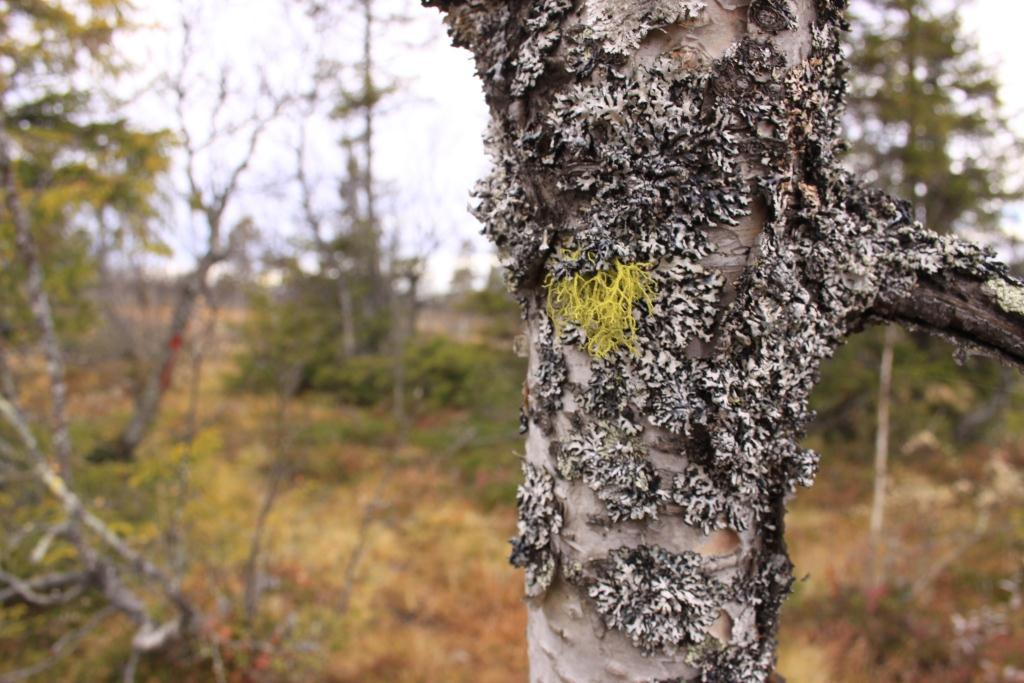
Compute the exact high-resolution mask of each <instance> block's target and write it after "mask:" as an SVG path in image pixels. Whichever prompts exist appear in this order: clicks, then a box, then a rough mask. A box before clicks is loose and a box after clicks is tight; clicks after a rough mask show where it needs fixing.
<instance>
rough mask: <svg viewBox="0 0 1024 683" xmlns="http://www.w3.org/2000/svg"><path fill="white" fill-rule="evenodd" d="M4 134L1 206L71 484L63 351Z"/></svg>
mask: <svg viewBox="0 0 1024 683" xmlns="http://www.w3.org/2000/svg"><path fill="white" fill-rule="evenodd" d="M11 154H12V150H11V143H10V140H9V139H8V137H7V133H6V132H4V131H3V130H2V129H0V183H2V186H3V193H4V206H5V208H6V209H7V214H8V218H9V219H10V221H11V224H12V225H13V226H14V242H15V247H16V248H17V251H18V258H19V259H20V260H21V265H22V267H23V268H24V269H25V290H26V292H25V293H26V295H27V297H28V304H29V308H30V309H31V311H32V317H33V318H34V319H35V323H36V325H37V326H38V327H39V335H40V342H41V345H42V347H43V354H44V356H45V357H46V371H47V375H48V378H49V380H50V421H51V423H52V428H53V450H54V453H55V455H56V461H57V462H56V464H57V470H58V472H59V474H60V476H61V477H62V478H63V479H64V480H65V481H71V450H72V446H71V432H70V429H69V427H68V416H67V401H68V388H67V378H66V375H67V371H66V369H65V364H64V349H62V348H61V345H60V339H59V338H58V336H57V326H56V323H55V322H54V317H53V310H52V307H51V306H50V298H49V296H48V295H47V294H46V289H45V283H44V280H45V278H44V275H43V266H42V263H40V261H39V249H38V247H37V246H36V241H35V237H34V236H33V235H32V227H31V225H30V224H29V219H28V214H27V213H26V212H25V207H24V205H23V204H22V202H21V199H20V197H19V196H18V187H17V184H16V183H15V180H14V160H13V159H12V158H11Z"/></svg>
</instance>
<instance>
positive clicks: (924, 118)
mask: <svg viewBox="0 0 1024 683" xmlns="http://www.w3.org/2000/svg"><path fill="white" fill-rule="evenodd" d="M853 8H854V10H855V12H854V22H853V26H854V31H853V33H852V46H851V48H852V49H851V53H852V55H851V65H852V70H851V85H852V93H851V97H850V109H849V116H848V120H849V123H850V125H849V126H848V128H849V135H850V138H851V140H852V142H853V154H852V155H851V162H852V163H853V165H854V166H855V167H856V168H857V170H858V171H859V172H861V173H862V174H863V175H864V177H865V178H867V179H868V181H869V182H874V183H877V184H879V185H881V186H882V187H883V188H885V189H886V190H888V191H890V192H893V193H895V194H897V195H900V196H902V197H904V198H905V199H908V200H912V201H913V202H914V204H915V207H916V209H917V212H918V218H920V219H922V220H923V221H925V222H926V224H927V225H928V227H930V228H932V229H933V230H937V231H939V232H953V231H963V230H981V231H991V230H993V229H996V228H998V225H999V220H1000V214H1001V209H1002V204H1003V203H1004V202H1005V201H1007V200H1010V199H1019V198H1020V197H1021V196H1022V194H1021V189H1020V188H1019V187H1011V184H1010V181H1009V179H1010V178H1011V177H1012V174H1013V172H1014V171H1015V170H1016V169H1018V168H1019V166H1018V165H1017V163H1016V162H1017V159H1019V157H1020V153H1021V151H1022V149H1024V143H1022V141H1021V140H1020V139H1019V138H1018V137H1017V136H1016V135H1015V134H1014V133H1013V132H1012V131H1011V129H1010V127H1009V125H1008V124H1007V120H1006V117H1005V114H1004V113H1003V111H1002V108H1001V107H1002V104H1001V101H1000V97H999V82H998V80H997V79H996V76H995V73H994V70H993V68H992V67H990V66H989V65H987V64H985V63H984V62H983V61H982V60H981V59H980V57H979V56H978V55H979V50H978V46H977V44H976V43H975V42H974V41H973V40H971V39H969V38H968V37H967V35H966V34H965V32H964V29H963V26H962V23H961V20H960V16H959V10H958V9H956V8H954V9H951V10H948V11H943V10H941V9H936V8H935V6H934V3H931V2H928V0H859V1H858V2H855V3H853Z"/></svg>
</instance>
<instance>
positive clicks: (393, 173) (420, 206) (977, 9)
mask: <svg viewBox="0 0 1024 683" xmlns="http://www.w3.org/2000/svg"><path fill="white" fill-rule="evenodd" d="M379 1H380V2H382V3H384V5H383V7H385V8H387V11H388V12H389V13H392V12H393V13H395V14H404V15H405V16H407V17H408V19H407V20H406V21H404V22H403V23H402V24H400V25H393V26H389V27H388V28H387V30H386V31H383V32H382V33H381V34H380V36H379V38H378V44H379V48H380V59H379V61H380V63H381V66H382V69H383V70H384V71H385V72H386V73H387V74H389V75H390V76H391V77H394V78H395V79H397V82H398V83H400V85H401V88H400V92H401V94H400V95H399V96H396V97H395V98H394V99H393V100H391V101H389V102H388V103H387V104H386V106H385V110H386V111H385V113H384V115H383V116H382V120H381V122H380V125H379V126H378V132H379V137H378V148H377V158H376V162H375V170H376V172H377V176H378V178H379V179H380V181H381V187H382V193H381V194H382V196H384V197H386V198H387V202H386V203H385V206H384V209H385V214H386V216H387V220H388V224H389V226H390V229H391V230H392V231H394V232H395V233H396V234H399V235H401V241H402V243H403V245H404V246H403V248H404V249H405V250H406V251H408V252H410V253H418V254H427V255H429V258H428V269H427V274H426V278H425V283H424V284H425V290H426V291H428V292H439V291H443V290H444V288H445V287H446V286H447V284H448V282H449V281H450V278H451V273H452V271H453V270H454V269H455V268H456V267H457V266H470V267H472V268H473V269H474V270H475V271H476V272H477V274H478V276H480V277H481V278H482V277H484V276H485V275H486V273H487V271H488V270H489V269H490V267H491V266H492V265H493V264H494V263H495V259H494V257H493V254H492V250H491V249H490V247H489V245H488V244H487V243H486V241H485V240H484V239H483V238H482V237H481V236H480V235H479V225H478V224H477V223H476V221H475V220H474V219H473V218H472V217H471V216H470V215H469V213H468V211H467V207H468V204H469V201H470V197H469V193H470V190H471V188H472V186H473V183H474V182H475V180H476V178H478V177H480V176H481V175H482V174H483V173H485V172H486V169H487V165H488V161H487V158H486V156H485V154H484V148H483V142H482V138H483V134H484V131H485V128H486V124H487V111H486V107H485V105H484V102H483V96H482V93H481V89H480V86H479V84H478V82H477V81H476V79H475V77H474V73H473V65H472V62H471V60H470V57H469V55H468V53H467V52H466V51H465V50H461V49H456V48H453V47H451V46H450V45H449V44H448V41H447V37H446V35H445V31H444V27H443V25H442V23H441V17H440V13H439V12H437V11H436V10H433V9H423V8H420V7H419V6H418V3H417V2H415V0H379ZM943 1H944V0H936V2H943ZM139 5H140V6H141V8H142V9H143V12H144V14H145V15H146V16H147V17H149V18H150V20H151V21H152V22H153V23H154V24H156V25H161V26H164V27H171V28H170V29H161V30H155V31H149V32H145V33H144V34H142V35H140V36H137V37H135V38H134V39H133V41H134V42H131V43H130V44H129V48H128V49H129V51H130V52H131V53H132V55H133V56H134V57H135V59H136V61H140V62H141V63H143V64H145V65H147V67H148V69H149V71H150V77H152V76H153V74H155V73H158V72H159V71H161V70H164V69H166V65H167V64H168V63H173V62H174V61H175V59H176V50H177V45H178V44H179V43H180V33H178V32H177V31H176V30H174V29H173V27H174V26H175V25H176V22H175V18H174V12H173V9H174V7H175V5H176V3H171V2H168V1H167V0H144V1H143V2H140V3H139ZM281 5H282V3H281V2H280V0H218V1H217V2H209V1H207V2H205V3H200V4H199V5H196V6H197V7H201V8H202V12H203V16H202V17H201V23H202V24H203V25H204V26H205V27H206V28H205V30H204V32H203V33H202V35H201V40H200V41H198V42H200V43H201V46H200V47H199V48H197V52H198V53H199V54H201V55H202V57H201V59H197V60H196V61H197V62H199V63H201V64H203V65H204V68H213V67H214V66H215V65H218V64H226V65H228V66H229V68H230V69H231V71H232V73H233V74H234V75H235V76H236V77H237V78H238V79H239V81H240V82H241V83H243V84H244V83H245V82H246V73H245V72H246V70H247V69H248V70H249V71H251V70H252V67H253V65H254V64H263V65H266V66H265V68H266V69H267V71H268V73H269V74H270V75H271V76H272V77H274V78H276V79H277V81H278V82H280V83H282V84H284V85H283V87H287V86H288V85H290V84H294V83H295V82H298V81H300V80H301V78H302V74H303V72H304V70H305V69H307V68H308V67H307V65H306V64H304V63H303V57H302V53H303V49H304V48H305V47H306V45H305V43H306V42H308V40H309V36H308V34H307V33H304V32H303V29H302V28H301V27H298V28H297V26H298V24H301V21H296V20H295V17H294V15H290V16H285V15H284V14H282V11H281V9H280V8H281ZM959 5H960V7H961V8H962V16H963V20H964V24H965V27H966V28H967V30H968V31H969V32H970V33H971V34H973V35H974V37H975V38H976V40H977V42H978V44H979V46H980V49H981V51H982V53H983V55H984V58H985V59H986V61H988V62H990V63H992V64H994V65H997V66H998V73H999V75H1000V77H1001V80H1002V82H1003V98H1004V101H1005V103H1006V106H1007V111H1008V113H1009V115H1010V117H1011V120H1012V122H1013V124H1014V125H1015V126H1016V128H1017V129H1018V130H1019V131H1020V132H1021V134H1022V135H1024V40H1021V35H1020V32H1021V29H1020V27H1021V26H1022V25H1024V3H1016V2H1011V1H1008V0H972V1H971V2H966V3H965V2H961V3H959ZM214 8H215V9H214ZM358 30H359V26H358V25H357V24H355V23H353V24H350V25H348V26H340V27H339V28H338V29H337V40H336V43H337V49H338V50H339V54H347V55H348V56H349V57H353V56H354V54H355V53H354V52H352V51H351V50H353V49H355V47H357V46H358V40H357V39H358ZM346 46H348V49H349V52H348V53H346V52H345V50H346ZM197 77H198V76H197ZM249 81H250V86H251V81H252V78H251V74H250V78H249ZM243 90H244V87H243ZM198 100H199V102H198V104H199V105H202V104H203V102H202V101H201V100H202V98H198ZM243 100H244V98H242V99H241V100H240V101H243ZM237 107H238V109H239V114H240V115H241V113H242V112H241V110H242V109H244V107H243V106H242V105H237ZM137 111H138V113H139V115H140V116H142V117H143V118H145V119H146V120H147V121H150V122H153V123H159V122H161V121H164V120H167V117H168V116H169V115H170V110H169V108H168V105H167V102H166V99H165V98H164V99H161V98H160V97H159V96H157V95H155V94H154V96H153V97H150V98H148V99H147V98H143V99H142V100H140V103H139V104H138V110H137ZM190 113H194V114H196V116H195V120H194V125H195V126H196V127H197V129H200V130H201V129H203V128H204V124H203V122H202V121H203V113H204V110H203V107H202V106H196V111H195V112H190ZM292 128H293V127H292ZM337 135H338V131H337V130H336V129H332V128H331V126H330V125H322V126H319V127H317V126H314V127H313V129H312V133H311V140H312V144H311V145H310V147H309V149H310V163H311V175H312V176H313V177H314V178H315V179H317V180H318V181H319V182H320V191H321V194H320V201H321V205H322V208H323V210H324V211H325V212H326V211H329V209H330V206H331V201H332V198H333V196H334V189H333V188H334V178H336V177H337V175H338V174H339V172H340V170H341V156H340V153H339V151H338V148H337V145H336V140H337ZM294 139H295V131H294V129H290V127H289V125H288V124H287V123H285V124H283V125H281V126H279V127H278V128H276V129H274V130H272V131H270V133H268V136H267V139H266V140H265V141H264V143H263V147H262V148H261V150H260V154H259V155H258V158H257V160H256V162H255V163H254V165H253V170H252V172H251V173H249V174H248V177H247V179H246V183H244V189H245V194H244V195H243V196H242V197H240V201H239V205H240V207H244V208H245V209H246V210H248V211H249V212H251V211H252V209H253V207H255V208H256V210H257V211H258V213H259V215H258V216H257V219H258V222H261V223H263V224H264V225H268V224H269V225H270V226H271V227H269V228H268V229H267V231H268V232H269V233H270V234H271V236H272V237H273V238H274V239H277V240H280V241H281V242H282V243H283V242H287V241H288V240H289V239H293V238H294V236H295V235H296V234H297V232H301V226H299V225H298V221H297V216H296V215H295V210H294V203H295V202H294V199H295V197H294V196H293V195H291V194H289V190H287V189H286V188H282V187H279V186H275V185H274V183H273V180H272V179H273V178H275V177H279V176H281V174H282V168H286V167H288V166H289V164H291V163H292V162H293V159H294V152H293V151H291V147H292V146H293V141H294ZM236 146H237V143H236ZM216 162H217V160H216V159H213V160H210V162H209V164H208V165H207V166H204V167H203V168H204V169H205V170H207V171H208V172H209V173H210V174H211V175H212V176H216V173H217V167H218V164H217V163H216ZM228 165H230V164H228ZM221 171H223V168H222V169H221ZM238 210H239V211H241V210H242V209H241V208H239V209H238ZM184 213H185V214H187V211H185V212H184ZM1009 213H1010V215H1008V221H1009V222H1010V223H1013V224H1016V225H1017V226H1018V227H1019V229H1021V230H1024V220H1022V217H1021V212H1020V211H1019V210H1014V211H1010V212H1009ZM175 247H176V248H178V249H184V250H185V251H188V250H189V248H190V245H189V240H188V239H187V238H186V239H182V240H181V241H180V243H179V244H176V245H175Z"/></svg>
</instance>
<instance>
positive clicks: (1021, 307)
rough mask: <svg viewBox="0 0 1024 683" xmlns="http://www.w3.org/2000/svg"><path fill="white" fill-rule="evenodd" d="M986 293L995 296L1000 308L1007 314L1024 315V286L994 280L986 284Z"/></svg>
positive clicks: (1002, 280)
mask: <svg viewBox="0 0 1024 683" xmlns="http://www.w3.org/2000/svg"><path fill="white" fill-rule="evenodd" d="M984 289H985V293H987V294H989V295H990V296H994V297H995V298H996V301H997V302H999V307H1000V308H1001V309H1003V310H1004V311H1006V312H1007V313H1013V314H1015V315H1024V285H1022V284H1016V283H1011V282H1008V281H1007V280H1005V279H1003V278H992V279H990V280H988V281H987V282H986V283H985V284H984Z"/></svg>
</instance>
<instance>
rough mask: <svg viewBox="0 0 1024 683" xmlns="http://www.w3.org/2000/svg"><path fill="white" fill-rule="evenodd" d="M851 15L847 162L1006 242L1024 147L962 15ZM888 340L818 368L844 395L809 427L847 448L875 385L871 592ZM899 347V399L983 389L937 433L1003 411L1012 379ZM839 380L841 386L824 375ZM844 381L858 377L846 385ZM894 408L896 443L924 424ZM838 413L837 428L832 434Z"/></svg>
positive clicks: (877, 10)
mask: <svg viewBox="0 0 1024 683" xmlns="http://www.w3.org/2000/svg"><path fill="white" fill-rule="evenodd" d="M852 9H853V15H852V17H851V20H852V27H853V30H852V32H851V33H850V36H849V43H850V47H849V52H850V60H851V67H852V71H851V97H850V106H849V108H848V110H847V115H846V129H847V133H848V139H849V140H850V141H851V145H852V151H851V153H850V154H849V155H848V157H847V162H848V163H849V164H850V165H851V166H852V167H853V168H854V170H855V171H856V172H857V173H859V174H861V175H862V176H863V177H865V178H866V179H868V180H869V181H870V182H872V183H874V184H877V185H878V186H880V187H882V188H883V189H885V190H887V191H888V192H890V193H893V194H895V195H898V196H902V197H907V198H912V199H913V205H914V211H915V215H916V216H917V218H918V220H921V221H923V222H925V223H926V224H927V225H929V226H934V229H935V230H936V231H938V232H943V233H949V232H956V233H959V234H963V235H967V236H974V237H978V238H979V239H982V240H983V241H985V242H986V243H993V244H1000V245H1001V244H1005V243H1007V242H1008V241H1012V240H1013V238H1012V237H1011V236H1010V235H1007V234H1005V233H1004V232H1002V230H1001V219H1002V213H1003V210H1004V207H1005V206H1006V204H1007V203H1008V202H1010V201H1013V200H1017V199H1020V198H1021V192H1020V189H1019V187H1020V182H1019V179H1015V176H1014V173H1016V172H1017V171H1019V164H1018V163H1017V162H1016V159H1017V158H1018V157H1019V153H1020V150H1021V149H1022V142H1021V140H1020V139H1019V138H1018V137H1017V136H1016V135H1015V134H1014V132H1013V131H1012V130H1011V129H1010V127H1009V125H1008V123H1007V120H1006V117H1005V113H1004V111H1003V108H1002V104H1001V101H1000V97H999V83H998V81H997V79H996V76H995V74H994V71H993V69H992V68H991V67H990V66H988V65H987V64H985V63H984V61H983V60H982V59H981V57H980V56H979V55H980V50H979V48H978V45H977V44H976V42H975V41H974V40H972V39H971V38H970V37H969V36H968V35H966V33H965V30H964V28H963V26H962V22H961V20H960V12H961V11H963V7H962V6H956V7H953V6H950V7H947V8H945V9H943V8H941V7H936V6H935V4H934V3H923V2H917V1H916V0H862V1H861V2H856V3H854V4H853V7H852ZM898 335H899V333H898V332H897V331H896V330H895V329H893V330H889V331H886V332H884V333H882V332H881V331H869V332H868V333H867V334H865V335H863V336H858V337H856V338H855V339H853V340H851V343H850V345H849V348H847V349H845V350H844V352H843V353H842V354H840V357H839V359H837V360H836V361H834V362H832V363H830V364H828V365H826V366H825V368H824V370H823V372H824V375H825V376H824V378H823V383H824V385H826V387H827V386H832V385H838V384H845V385H847V386H848V387H849V388H848V389H847V390H845V391H833V392H828V391H826V390H825V389H824V388H823V389H822V390H821V391H819V392H818V394H817V396H818V398H817V400H816V406H818V407H820V409H821V410H823V411H824V412H826V413H827V414H830V415H831V417H830V418H829V419H828V420H826V421H823V422H822V423H821V424H820V425H815V426H813V427H812V429H811V431H812V433H817V434H820V435H821V437H822V438H823V439H824V440H825V441H826V442H827V443H828V448H829V450H830V451H831V450H833V448H834V450H835V451H839V450H842V449H845V448H846V447H848V446H850V445H851V442H850V440H849V438H848V437H841V436H839V433H840V431H844V432H845V431H848V430H849V428H850V427H851V425H852V423H853V422H856V421H857V420H858V419H859V413H857V412H856V407H855V405H854V404H853V403H850V402H848V399H849V398H850V397H853V396H857V395H860V396H868V395H870V394H871V393H872V392H874V391H875V387H876V386H877V396H878V400H877V404H878V410H877V425H878V426H877V428H876V434H875V443H874V450H875V454H874V459H875V462H876V470H875V471H876V481H875V494H874V503H873V509H872V519H871V528H872V538H873V541H872V545H873V548H874V550H873V551H872V552H871V556H872V560H871V564H872V570H871V574H872V577H871V578H870V580H869V582H870V583H871V584H872V585H873V586H874V587H876V588H878V587H881V586H883V585H884V584H885V583H886V578H885V577H886V572H885V565H886V560H885V558H884V546H885V535H886V534H885V530H884V522H883V519H884V509H885V500H886V491H887V489H888V487H889V484H888V479H889V477H888V458H889V451H890V447H891V443H892V439H891V438H890V437H891V436H892V434H891V431H892V430H891V428H890V427H891V422H892V420H891V419H890V413H891V409H890V407H889V406H890V403H891V398H892V392H891V387H892V384H891V380H892V370H891V367H890V364H891V362H892V358H893V355H894V349H895V346H896V341H897V339H898ZM909 342H910V347H911V348H912V349H913V350H912V351H911V350H910V348H908V349H907V351H908V352H904V353H903V354H902V355H901V363H900V364H899V365H900V367H898V368H897V371H896V372H897V386H898V390H899V393H900V395H901V396H910V395H921V394H923V393H924V392H925V391H927V387H928V386H929V384H930V383H931V384H935V383H938V382H942V383H945V384H946V385H950V386H953V387H956V391H957V393H958V394H960V395H964V394H967V393H970V391H971V388H970V382H979V381H980V382H982V383H983V385H984V386H986V387H989V392H988V395H987V396H986V397H985V398H983V399H981V400H979V401H978V402H976V403H974V404H973V405H971V406H966V405H965V406H964V407H962V408H961V409H959V410H956V411H955V414H954V415H951V416H949V417H948V418H947V417H945V416H944V417H943V418H942V419H943V420H948V421H949V423H950V424H952V425H954V429H953V431H954V433H953V434H950V435H949V436H948V437H947V438H950V439H955V440H956V441H958V442H959V447H960V448H962V449H963V448H968V447H969V446H970V445H971V444H972V443H975V442H977V441H978V439H979V437H981V436H984V431H985V428H986V427H988V426H991V425H992V424H993V421H994V420H996V419H997V418H998V416H999V415H1000V414H1002V412H1003V411H1005V410H1006V408H1007V406H1008V405H1009V401H1008V398H1009V396H1010V393H1011V392H1012V390H1013V387H1014V386H1016V383H1015V381H1014V378H1013V373H1012V372H1011V371H1009V370H1004V371H1002V372H1000V371H999V370H998V369H997V368H996V367H995V366H994V365H993V364H986V363H985V362H983V361H981V362H979V361H975V362H973V363H972V364H971V369H970V371H969V373H967V374H964V373H960V372H958V371H957V369H956V367H955V365H954V363H953V362H952V360H951V359H950V358H949V354H948V352H947V351H946V349H945V348H943V346H942V345H941V344H937V343H934V342H933V341H932V340H930V339H929V338H928V337H927V336H925V335H922V334H918V335H912V336H911V337H910V338H909ZM876 348H878V353H880V356H881V361H880V364H881V368H880V372H879V373H878V377H875V376H872V375H871V374H869V373H863V372H861V371H859V370H858V368H856V367H854V366H855V365H856V364H858V363H860V359H859V356H861V355H862V353H863V352H865V351H867V352H871V350H873V349H876ZM839 374H842V375H844V376H845V379H844V380H841V381H839V380H837V379H835V378H834V377H833V375H839ZM968 374H969V378H968V376H967V375H968ZM851 377H860V378H861V380H862V381H861V382H860V383H857V384H856V385H851V382H850V378H851ZM887 379H888V380H889V381H888V382H887V381H885V380H887ZM887 387H888V388H887ZM844 405H845V406H846V409H845V410H842V409H840V410H839V413H845V414H844V415H843V416H842V417H841V418H840V415H839V414H838V413H836V412H835V410H834V409H835V408H837V407H841V406H844ZM897 405H898V406H899V407H898V408H897V411H896V412H897V414H896V415H895V416H893V417H894V418H895V422H896V425H895V426H896V429H895V431H896V433H897V434H899V435H900V438H907V434H906V433H907V431H909V430H911V429H914V428H917V429H921V428H922V427H923V426H924V425H928V424H929V423H932V422H934V420H929V419H927V416H925V417H922V416H921V415H919V414H915V413H914V411H913V410H912V409H910V408H909V405H910V403H909V402H908V401H900V402H899V403H898V404H897ZM837 418H840V419H841V420H842V421H843V422H844V424H843V426H842V429H841V430H840V429H837V422H836V419H837ZM958 425H962V426H958ZM929 428H931V429H936V428H937V427H936V426H934V425H930V426H929ZM829 430H832V432H833V436H830V435H829V433H828V431H829ZM853 443H856V444H857V445H858V446H859V447H860V448H862V449H863V451H867V450H868V448H870V444H869V443H868V442H867V441H866V440H860V439H858V440H856V441H855V442H853ZM902 578H903V577H901V580H902Z"/></svg>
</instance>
